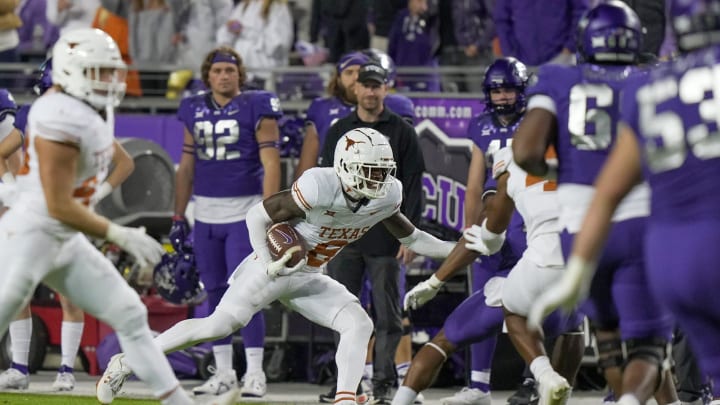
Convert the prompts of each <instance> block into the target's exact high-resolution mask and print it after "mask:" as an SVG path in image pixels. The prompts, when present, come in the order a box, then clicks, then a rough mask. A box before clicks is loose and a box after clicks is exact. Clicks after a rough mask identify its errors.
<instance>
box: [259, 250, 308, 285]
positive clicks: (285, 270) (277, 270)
mask: <svg viewBox="0 0 720 405" xmlns="http://www.w3.org/2000/svg"><path fill="white" fill-rule="evenodd" d="M299 249H300V246H295V247H291V248H290V249H288V250H287V251H286V252H285V254H284V255H283V256H282V257H281V258H279V259H277V260H275V261H273V262H270V263H268V264H267V275H268V276H269V277H270V278H277V277H280V276H289V275H290V274H293V273H295V272H297V271H298V270H300V269H302V268H303V266H305V263H307V258H306V257H303V259H302V260H300V261H299V262H298V263H297V264H296V265H294V266H292V267H285V263H287V262H288V260H290V258H291V257H292V255H293V253H295V252H296V251H297V250H299Z"/></svg>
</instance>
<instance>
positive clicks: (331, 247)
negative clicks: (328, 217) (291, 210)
mask: <svg viewBox="0 0 720 405" xmlns="http://www.w3.org/2000/svg"><path fill="white" fill-rule="evenodd" d="M369 229H370V227H369V226H365V227H362V228H329V227H327V226H321V227H320V234H319V236H320V237H321V238H327V239H331V240H329V241H327V242H323V243H318V244H317V245H315V247H313V248H312V249H311V250H310V251H309V252H308V253H307V265H308V266H310V267H320V266H322V265H323V264H325V263H327V262H329V261H330V259H332V258H333V257H334V256H335V255H336V254H337V253H338V252H339V251H340V249H342V248H343V247H345V245H347V244H348V243H350V242H351V241H353V240H356V239H360V237H361V236H363V235H364V234H365V233H366V232H367V231H368V230H369Z"/></svg>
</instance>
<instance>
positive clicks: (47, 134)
mask: <svg viewBox="0 0 720 405" xmlns="http://www.w3.org/2000/svg"><path fill="white" fill-rule="evenodd" d="M27 128H28V130H27V134H26V138H25V142H26V148H25V161H24V166H23V167H22V168H21V169H20V171H19V173H18V191H19V192H20V195H19V200H18V202H17V204H16V206H20V207H26V208H27V210H28V211H31V212H33V213H37V214H41V215H43V216H47V215H48V211H47V204H46V202H45V195H44V193H43V189H42V184H41V183H40V173H39V164H40V162H39V161H38V156H37V153H36V150H35V141H36V140H37V139H38V138H43V139H47V140H51V141H55V142H59V143H63V144H68V145H71V146H73V147H76V148H77V149H78V150H79V152H80V156H79V160H78V162H77V172H76V174H75V189H74V190H73V196H74V197H76V198H77V199H78V200H79V201H80V202H81V203H84V204H89V200H90V197H91V196H92V194H93V193H94V192H95V187H96V185H97V184H99V183H101V182H102V181H103V180H104V179H105V177H106V176H107V173H108V167H109V165H110V163H111V161H112V157H113V153H114V146H113V142H114V133H113V131H112V130H111V129H110V128H109V127H108V125H107V123H106V122H105V120H104V119H103V118H102V117H101V116H100V114H98V112H97V111H95V110H93V109H92V107H90V106H89V105H87V104H86V103H83V102H81V101H79V100H78V99H76V98H73V97H70V96H68V95H67V94H64V93H49V94H46V95H44V96H42V97H40V98H39V99H37V100H36V101H35V102H34V103H33V105H32V107H31V108H30V113H29V115H28V126H27Z"/></svg>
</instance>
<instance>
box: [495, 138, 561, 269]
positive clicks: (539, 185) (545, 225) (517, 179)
mask: <svg viewBox="0 0 720 405" xmlns="http://www.w3.org/2000/svg"><path fill="white" fill-rule="evenodd" d="M551 153H552V154H554V150H552V152H551ZM493 160H494V162H495V164H494V167H495V168H494V170H493V176H494V177H498V176H499V175H500V174H502V173H503V172H504V171H507V172H508V173H509V175H510V177H508V180H507V194H508V196H509V197H510V198H512V200H513V201H514V202H515V209H517V211H518V212H519V213H520V216H522V218H523V220H524V221H525V227H526V229H527V245H528V247H527V250H526V251H525V253H524V254H523V255H527V256H528V258H529V259H530V260H532V261H533V262H534V263H536V264H538V265H540V266H544V267H549V266H564V259H563V255H562V247H561V245H560V231H561V228H560V223H559V221H558V217H559V215H560V204H559V203H558V198H557V183H556V182H554V181H548V180H546V179H544V178H541V177H537V176H532V175H530V174H528V173H527V172H526V171H525V170H523V169H521V168H520V166H518V165H517V164H515V162H514V161H513V159H512V150H511V149H510V148H509V147H505V148H502V149H500V150H498V151H497V152H495V154H494V155H493Z"/></svg>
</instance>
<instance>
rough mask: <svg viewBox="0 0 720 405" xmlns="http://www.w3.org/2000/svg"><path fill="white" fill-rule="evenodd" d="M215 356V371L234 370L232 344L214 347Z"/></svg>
mask: <svg viewBox="0 0 720 405" xmlns="http://www.w3.org/2000/svg"><path fill="white" fill-rule="evenodd" d="M212 350H213V356H215V369H216V370H217V371H229V370H232V369H233V366H232V358H233V349H232V345H231V344H227V345H216V346H213V348H212Z"/></svg>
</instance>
